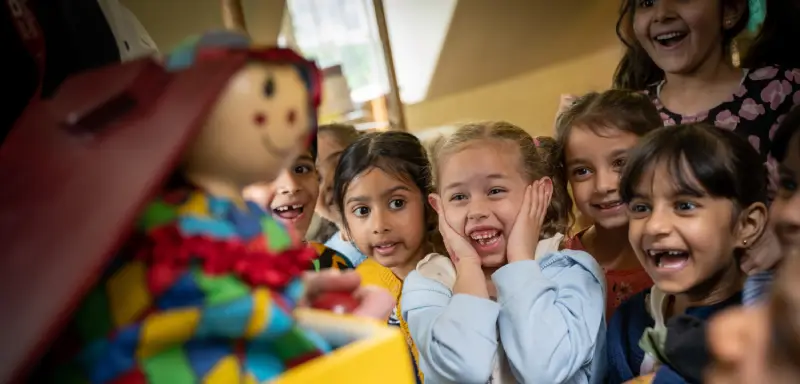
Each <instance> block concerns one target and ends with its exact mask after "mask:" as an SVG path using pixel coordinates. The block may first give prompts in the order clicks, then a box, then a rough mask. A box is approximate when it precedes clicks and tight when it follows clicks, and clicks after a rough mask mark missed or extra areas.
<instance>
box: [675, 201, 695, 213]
mask: <svg viewBox="0 0 800 384" xmlns="http://www.w3.org/2000/svg"><path fill="white" fill-rule="evenodd" d="M695 208H697V204H695V203H692V202H691V201H679V202H677V203H676V204H675V209H677V210H679V211H691V210H693V209H695Z"/></svg>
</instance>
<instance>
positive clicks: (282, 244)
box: [261, 217, 292, 252]
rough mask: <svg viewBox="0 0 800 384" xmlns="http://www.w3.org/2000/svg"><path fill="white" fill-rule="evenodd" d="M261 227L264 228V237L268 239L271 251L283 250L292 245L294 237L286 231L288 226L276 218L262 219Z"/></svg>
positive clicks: (268, 246)
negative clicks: (284, 225)
mask: <svg viewBox="0 0 800 384" xmlns="http://www.w3.org/2000/svg"><path fill="white" fill-rule="evenodd" d="M261 227H262V228H264V232H263V233H264V238H265V239H266V240H267V248H268V249H269V250H270V251H272V252H281V251H284V250H286V249H288V248H289V247H290V246H291V245H292V238H291V237H290V236H289V234H288V233H287V232H286V228H284V227H283V226H281V225H280V224H279V223H278V222H277V221H275V219H273V218H271V217H265V218H263V219H261Z"/></svg>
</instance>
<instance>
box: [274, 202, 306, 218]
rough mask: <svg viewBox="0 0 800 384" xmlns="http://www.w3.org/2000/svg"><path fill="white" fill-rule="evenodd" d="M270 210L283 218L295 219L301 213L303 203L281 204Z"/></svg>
mask: <svg viewBox="0 0 800 384" xmlns="http://www.w3.org/2000/svg"><path fill="white" fill-rule="evenodd" d="M272 212H273V213H275V215H276V216H278V217H280V218H281V219H284V220H297V219H298V218H300V216H302V215H303V204H291V205H281V206H280V207H277V208H273V209H272Z"/></svg>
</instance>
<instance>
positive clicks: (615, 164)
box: [611, 158, 628, 168]
mask: <svg viewBox="0 0 800 384" xmlns="http://www.w3.org/2000/svg"><path fill="white" fill-rule="evenodd" d="M627 162H628V159H625V158H620V159H616V160H614V162H613V163H611V165H612V166H613V167H614V168H622V167H624V166H625V164H626V163H627Z"/></svg>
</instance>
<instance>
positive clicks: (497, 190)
mask: <svg viewBox="0 0 800 384" xmlns="http://www.w3.org/2000/svg"><path fill="white" fill-rule="evenodd" d="M505 191H506V190H505V189H502V188H492V189H490V190H489V194H490V195H496V194H498V193H503V192H505Z"/></svg>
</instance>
